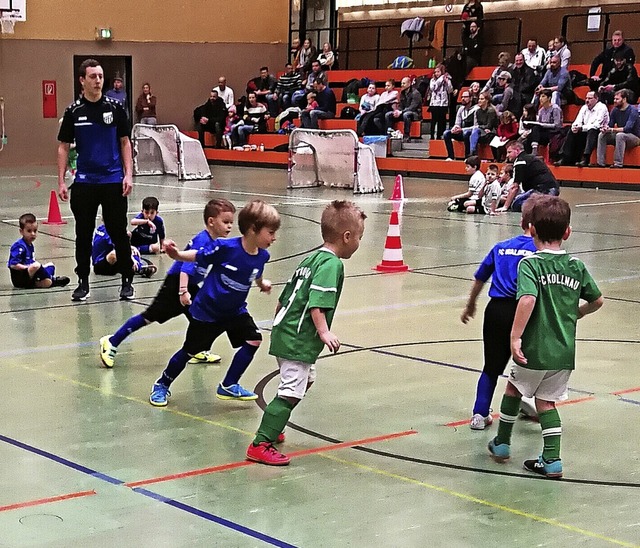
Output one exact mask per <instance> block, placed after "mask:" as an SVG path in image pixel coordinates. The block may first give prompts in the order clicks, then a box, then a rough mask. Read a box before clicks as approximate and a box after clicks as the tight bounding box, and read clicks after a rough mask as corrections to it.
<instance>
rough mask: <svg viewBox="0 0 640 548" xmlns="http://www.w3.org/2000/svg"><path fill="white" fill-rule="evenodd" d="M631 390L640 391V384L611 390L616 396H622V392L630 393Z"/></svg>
mask: <svg viewBox="0 0 640 548" xmlns="http://www.w3.org/2000/svg"><path fill="white" fill-rule="evenodd" d="M631 392H640V386H638V387H636V388H627V389H625V390H616V391H615V392H611V393H612V394H613V395H614V396H620V395H622V394H629V393H631Z"/></svg>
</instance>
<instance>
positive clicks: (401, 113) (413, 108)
mask: <svg viewBox="0 0 640 548" xmlns="http://www.w3.org/2000/svg"><path fill="white" fill-rule="evenodd" d="M384 119H385V123H386V127H387V133H390V132H391V131H392V130H393V124H394V123H395V122H396V121H397V120H399V119H401V120H402V121H403V122H404V128H403V133H402V135H403V140H404V142H409V141H410V140H411V135H410V133H411V123H412V122H415V121H416V120H421V119H422V96H421V95H420V92H419V91H418V90H417V89H415V88H414V87H413V85H412V82H411V78H409V77H408V76H405V77H404V78H403V79H402V81H401V82H400V99H399V101H398V106H397V108H395V109H394V110H391V111H389V112H387V113H386V114H385V115H384ZM443 130H444V128H443Z"/></svg>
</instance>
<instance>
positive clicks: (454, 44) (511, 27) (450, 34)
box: [442, 17, 522, 64]
mask: <svg viewBox="0 0 640 548" xmlns="http://www.w3.org/2000/svg"><path fill="white" fill-rule="evenodd" d="M503 23H507V24H506V25H504V28H503V32H502V33H501V34H508V33H510V32H513V31H515V37H514V39H513V40H508V41H506V42H488V41H487V36H489V33H488V32H487V31H486V29H487V27H491V26H493V25H494V24H499V25H501V26H503V25H502V24H503ZM462 25H463V22H462V21H445V22H444V45H443V46H442V56H443V58H445V59H446V58H447V50H449V52H451V51H452V50H453V51H455V50H457V49H462ZM452 29H455V31H453V30H452ZM480 32H482V36H483V38H484V49H487V48H488V47H492V48H507V47H509V46H511V47H513V50H514V52H516V51H520V50H521V49H522V19H520V18H519V17H496V18H491V19H484V20H483V22H482V28H481V29H480ZM491 34H492V35H496V34H498V33H496V32H492V33H491ZM454 37H455V38H454ZM489 64H492V63H489Z"/></svg>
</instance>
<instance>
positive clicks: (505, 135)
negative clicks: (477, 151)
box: [491, 110, 518, 175]
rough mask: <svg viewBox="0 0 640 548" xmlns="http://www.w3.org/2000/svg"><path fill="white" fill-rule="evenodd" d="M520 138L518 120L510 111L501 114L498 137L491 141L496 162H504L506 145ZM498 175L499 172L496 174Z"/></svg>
mask: <svg viewBox="0 0 640 548" xmlns="http://www.w3.org/2000/svg"><path fill="white" fill-rule="evenodd" d="M517 136H518V118H516V116H515V115H514V114H513V113H512V112H509V111H508V110H505V111H504V112H503V113H502V114H500V123H499V124H498V129H497V130H496V136H495V137H494V138H493V139H492V141H491V151H492V152H493V159H494V160H495V161H496V162H503V161H504V156H505V153H506V148H505V147H506V145H507V143H508V142H510V141H511V140H513V139H515V138H516V137H517ZM496 175H497V172H496Z"/></svg>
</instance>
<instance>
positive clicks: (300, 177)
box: [287, 128, 383, 194]
mask: <svg viewBox="0 0 640 548" xmlns="http://www.w3.org/2000/svg"><path fill="white" fill-rule="evenodd" d="M322 185H324V186H330V187H335V188H348V189H353V192H354V194H361V193H369V192H382V190H383V188H382V180H381V179H380V174H379V173H378V168H377V166H376V162H375V155H374V153H373V150H372V148H371V147H370V146H368V145H363V144H362V143H360V141H359V140H358V136H357V135H356V133H355V131H353V130H350V129H344V130H331V131H325V130H319V129H303V128H297V129H294V130H293V132H291V135H290V136H289V169H288V185H287V188H304V187H316V186H322Z"/></svg>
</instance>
